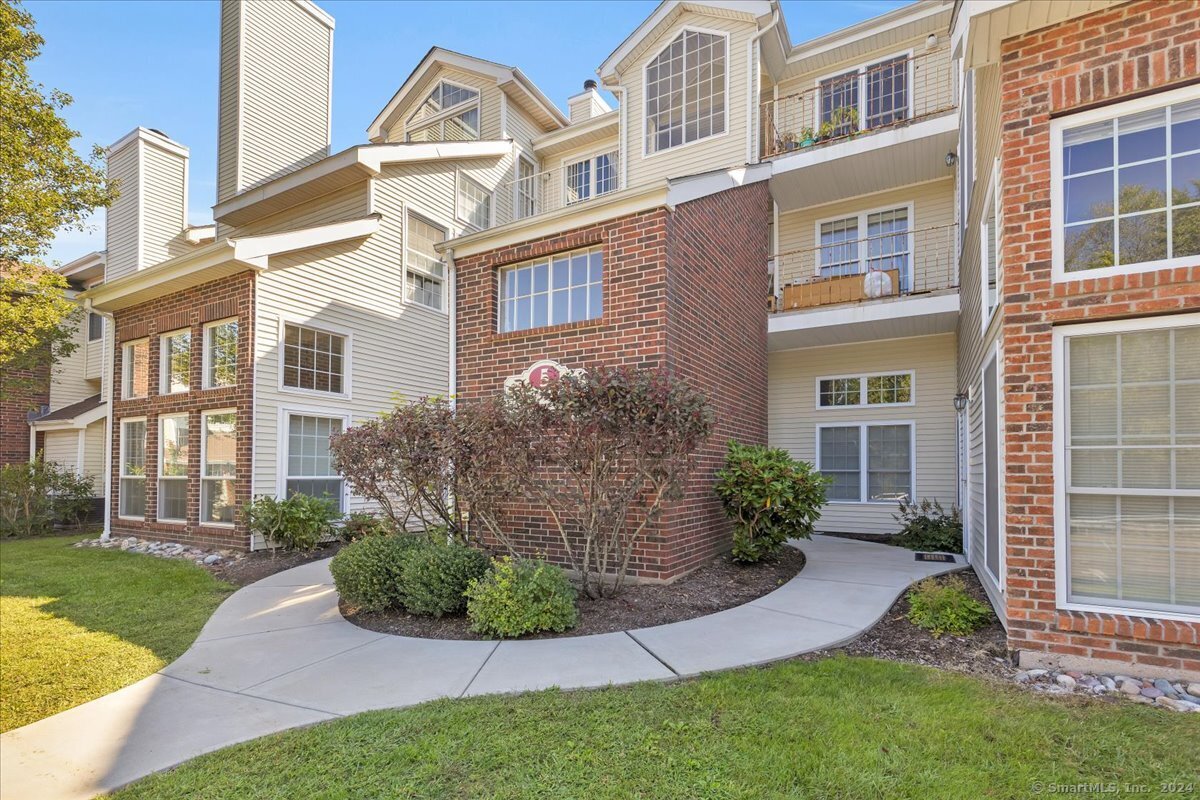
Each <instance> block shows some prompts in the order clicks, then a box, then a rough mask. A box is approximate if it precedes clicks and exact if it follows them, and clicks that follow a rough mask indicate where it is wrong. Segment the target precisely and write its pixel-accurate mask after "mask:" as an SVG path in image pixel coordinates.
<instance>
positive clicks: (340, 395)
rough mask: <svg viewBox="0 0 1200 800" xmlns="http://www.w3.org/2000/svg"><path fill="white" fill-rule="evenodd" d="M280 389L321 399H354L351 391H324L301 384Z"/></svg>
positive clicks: (283, 391)
mask: <svg viewBox="0 0 1200 800" xmlns="http://www.w3.org/2000/svg"><path fill="white" fill-rule="evenodd" d="M279 391H280V392H282V393H284V394H292V395H296V396H297V397H311V398H314V399H320V400H352V399H353V395H352V394H351V393H350V392H323V391H321V390H320V389H304V388H301V387H299V386H283V385H282V384H281V385H280V386H279Z"/></svg>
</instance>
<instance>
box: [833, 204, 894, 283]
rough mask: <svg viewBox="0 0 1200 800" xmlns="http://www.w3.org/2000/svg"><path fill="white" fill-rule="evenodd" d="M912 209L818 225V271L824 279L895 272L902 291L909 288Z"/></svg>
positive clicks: (880, 210) (840, 219)
mask: <svg viewBox="0 0 1200 800" xmlns="http://www.w3.org/2000/svg"><path fill="white" fill-rule="evenodd" d="M911 220H912V209H911V208H910V207H909V206H900V207H899V208H885V209H879V210H877V211H865V212H862V213H860V214H855V215H854V216H849V217H838V218H835V219H827V220H820V221H818V222H817V230H816V236H817V242H818V244H819V245H820V250H819V252H818V254H817V267H818V269H819V270H820V275H821V277H822V278H837V277H842V276H845V275H862V274H864V273H866V272H868V271H870V270H881V271H883V272H889V271H891V270H895V271H896V272H897V275H898V277H899V278H900V289H901V290H907V289H908V285H909V263H910V258H911V255H912V248H913V242H912V237H913V234H912V227H911Z"/></svg>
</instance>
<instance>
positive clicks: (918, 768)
mask: <svg viewBox="0 0 1200 800" xmlns="http://www.w3.org/2000/svg"><path fill="white" fill-rule="evenodd" d="M1198 763H1200V725H1197V717H1196V716H1193V715H1187V714H1180V713H1175V712H1166V711H1164V710H1162V709H1153V708H1146V707H1144V706H1136V705H1133V704H1131V703H1122V704H1108V703H1104V702H1102V701H1098V700H1092V701H1081V700H1076V699H1070V700H1060V699H1051V698H1045V697H1039V696H1034V695H1032V694H1029V693H1025V692H1022V691H1019V690H1017V689H1015V688H1012V687H1009V686H1006V685H999V684H996V683H989V682H985V681H981V680H978V679H974V678H968V677H962V676H958V675H952V674H949V673H944V672H939V671H936V670H932V669H926V668H921V667H913V666H907V665H901V664H894V663H888V662H883V661H875V660H872V659H860V658H844V657H837V658H831V659H826V660H823V661H817V662H789V663H785V664H781V665H777V666H774V667H769V668H764V669H754V670H745V671H740V672H734V673H727V674H723V675H718V676H714V677H710V678H704V679H701V680H695V681H687V682H682V683H678V684H666V685H660V684H643V685H638V686H633V687H628V688H619V689H609V690H604V691H593V692H576V693H560V692H542V693H538V694H532V695H524V696H520V697H494V698H477V699H471V700H448V701H447V700H443V701H438V702H435V703H432V704H428V705H424V706H418V707H415V708H410V709H405V710H399V711H387V712H372V713H369V714H362V715H359V716H355V717H350V718H348V719H344V720H337V721H334V722H330V723H324V724H321V725H318V726H315V727H312V728H307V729H302V730H296V731H290V732H285V733H282V734H278V735H274V736H270V737H267V738H264V739H260V740H257V741H254V742H249V743H247V744H244V745H239V746H236V747H232V748H229V749H227V750H223V751H221V752H218V753H213V754H210V755H207V756H203V757H201V758H198V759H196V760H194V761H192V762H189V763H188V764H185V765H183V766H182V767H180V768H178V769H177V770H174V771H172V772H167V773H163V774H159V775H155V776H151V777H149V778H147V779H145V780H144V781H141V782H139V783H136V784H134V785H132V786H130V787H128V788H127V789H126V790H125V791H123V792H120V793H119V794H118V795H117V796H118V797H119V798H122V799H123V800H132V799H133V798H164V800H165V799H166V798H178V797H188V798H193V800H194V799H196V798H234V797H238V798H241V797H253V798H281V799H283V798H286V799H287V800H293V798H322V799H323V800H334V799H335V798H345V799H346V800H351V799H353V800H360V799H361V798H389V799H390V798H410V797H421V798H427V797H438V798H443V797H444V798H477V797H487V798H529V797H540V798H553V799H554V800H558V799H559V798H581V799H582V798H587V800H593V798H614V799H616V798H621V799H622V800H623V799H624V798H773V797H797V798H823V799H826V798H875V797H888V798H921V800H925V799H926V798H948V799H952V800H964V798H1026V797H1031V796H1033V794H1034V791H1033V788H1032V787H1033V786H1034V784H1035V783H1036V782H1039V781H1041V782H1043V784H1050V783H1071V784H1075V783H1080V782H1106V781H1119V782H1128V783H1135V784H1145V785H1147V786H1148V787H1150V788H1149V790H1148V793H1150V794H1151V795H1152V796H1158V790H1159V782H1160V781H1171V780H1175V781H1184V780H1194V779H1195V774H1196V773H1195V770H1196V764H1198ZM1077 796H1078V795H1077ZM1083 796H1091V795H1087V794H1086V793H1085V794H1084V795H1083Z"/></svg>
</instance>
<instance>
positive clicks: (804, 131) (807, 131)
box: [800, 127, 816, 147]
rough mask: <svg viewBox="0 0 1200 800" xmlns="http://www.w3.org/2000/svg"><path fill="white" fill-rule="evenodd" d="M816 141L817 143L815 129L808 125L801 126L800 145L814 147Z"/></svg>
mask: <svg viewBox="0 0 1200 800" xmlns="http://www.w3.org/2000/svg"><path fill="white" fill-rule="evenodd" d="M814 143H816V138H815V136H814V135H813V129H812V128H808V127H805V128H801V129H800V146H801V147H812V146H813V144H814Z"/></svg>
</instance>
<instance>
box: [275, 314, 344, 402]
mask: <svg viewBox="0 0 1200 800" xmlns="http://www.w3.org/2000/svg"><path fill="white" fill-rule="evenodd" d="M345 375H346V337H345V336H339V335H338V334H336V333H327V332H326V331H321V330H317V329H316V328H306V327H304V326H302V325H293V324H292V323H285V324H284V326H283V385H284V386H285V387H286V388H289V389H307V390H308V391H312V392H329V393H330V394H344V393H345V392H344V388H345V384H346V378H345Z"/></svg>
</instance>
